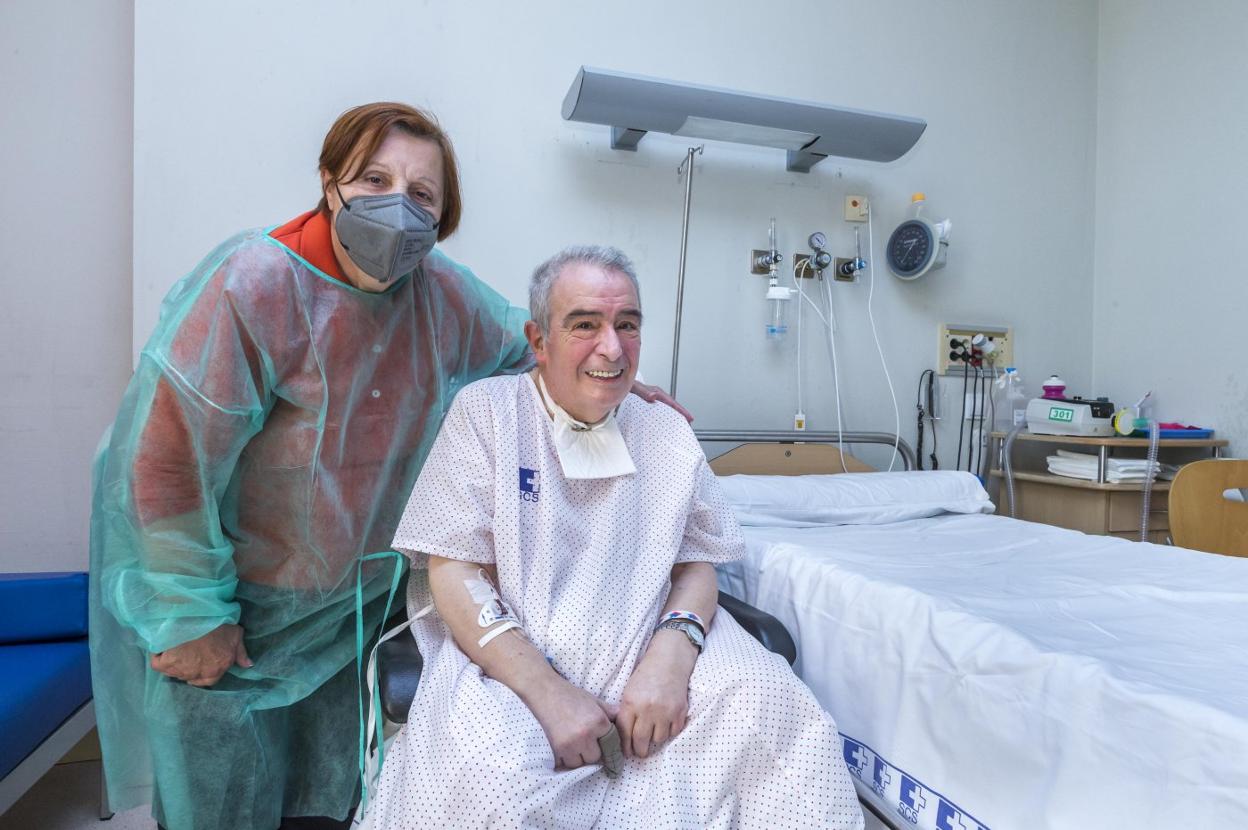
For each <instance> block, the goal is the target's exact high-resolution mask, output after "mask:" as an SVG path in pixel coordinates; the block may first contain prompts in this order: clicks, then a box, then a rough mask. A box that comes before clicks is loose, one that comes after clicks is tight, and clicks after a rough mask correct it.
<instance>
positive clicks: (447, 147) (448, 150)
mask: <svg viewBox="0 0 1248 830" xmlns="http://www.w3.org/2000/svg"><path fill="white" fill-rule="evenodd" d="M391 128H397V129H400V130H403V131H404V132H405V133H408V134H410V135H413V136H416V137H417V138H427V139H429V140H430V141H433V142H435V143H436V144H437V145H438V147H439V148H440V149H441V151H442V170H443V176H444V177H445V179H446V181H444V182H443V199H442V216H441V219H440V220H439V223H438V241H439V242H440V241H442V240H443V239H446V238H447V237H448V236H450V235H451V234H453V233H455V229H456V228H458V227H459V219H460V216H461V215H462V214H463V208H464V204H463V195H462V194H461V192H460V189H459V166H458V164H457V163H456V161H455V148H454V147H452V146H451V140H450V138H448V137H447V135H446V133H445V132H443V130H442V127H441V125H439V124H438V121H437V119H436V118H434V117H433V116H432V115H431V114H429V113H427V112H424V111H422V110H419V109H417V108H416V107H411V106H408V105H407V104H396V103H394V102H391V101H379V102H377V103H375V104H364V105H362V106H359V107H354V108H353V109H349V110H347V111H346V112H344V113H343V114H342V115H340V116H338V120H336V121H335V122H334V125H333V126H332V127H330V128H329V132H328V133H326V135H325V143H324V145H323V146H322V147H321V159H320V170H321V172H323V173H328V174H329V177H330V179H331V180H332V181H336V182H340V183H343V184H345V183H347V182H350V181H354V180H355V178H356V177H357V176H359V174H360V172H361V168H362V167H363V163H364V162H365V161H367V160H368V159H370V158H372V157H373V154H374V153H376V152H377V148H378V147H380V146H381V142H382V141H383V140H384V139H385V137H386V134H387V133H388V132H390V130H391ZM317 208H318V209H319V210H320V211H321V212H322V213H328V212H329V203H328V202H327V201H326V199H325V195H324V194H321V202H320V204H319V205H317Z"/></svg>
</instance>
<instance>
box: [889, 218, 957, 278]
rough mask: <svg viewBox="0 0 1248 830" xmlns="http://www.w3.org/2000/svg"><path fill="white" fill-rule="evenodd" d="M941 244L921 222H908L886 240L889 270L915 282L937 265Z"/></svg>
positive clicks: (933, 229) (932, 231) (915, 220)
mask: <svg viewBox="0 0 1248 830" xmlns="http://www.w3.org/2000/svg"><path fill="white" fill-rule="evenodd" d="M944 244H945V243H944V241H943V240H941V238H940V236H939V235H938V233H937V232H936V229H935V228H933V227H932V225H931V224H930V223H928V222H925V221H923V220H922V219H907V220H906V221H905V222H902V223H901V224H900V225H898V226H897V230H895V231H893V235H892V236H890V237H889V238H888V247H887V248H886V249H885V251H884V253H885V255H886V258H887V259H888V267H889V270H891V271H892V272H893V273H894V274H896V275H897V276H898V277H900V278H901V279H903V280H916V279H918V278H919V277H921V276H923V275H924V274H926V273H927V272H928V271H929V270H931V268H932V266H933V265H936V261H937V258H938V257H939V255H940V253H941V250H940V249H941V248H942V247H943V246H944Z"/></svg>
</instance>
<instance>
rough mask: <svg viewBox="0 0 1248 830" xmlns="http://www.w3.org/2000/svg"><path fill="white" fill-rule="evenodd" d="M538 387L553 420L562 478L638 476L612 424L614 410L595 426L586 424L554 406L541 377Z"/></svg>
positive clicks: (616, 424)
mask: <svg viewBox="0 0 1248 830" xmlns="http://www.w3.org/2000/svg"><path fill="white" fill-rule="evenodd" d="M537 387H538V390H539V392H540V394H541V396H542V400H543V401H544V402H545V404H546V408H547V409H548V410H550V412H551V416H552V418H553V420H554V423H553V425H552V426H553V429H552V433H553V437H554V441H555V453H556V455H558V456H559V466H561V467H562V468H563V474H564V476H565V477H567V478H614V477H615V476H623V475H628V474H629V473H635V472H637V467H636V466H635V465H634V464H633V457H632V456H631V455H629V453H628V445H627V444H625V443H624V436H623V435H621V434H620V425H619V424H618V423H617V422H616V420H615V410H611V411H610V412H608V413H607V417H605V418H603V419H602V420H601V421H599V422H598V423H596V424H586V423H584V422H582V421H578V420H576V419H575V418H573V417H572V416H571V415H569V414H568V413H567V412H566V411H564V409H563V407H561V406H559V404H557V403H555V401H554V399H553V398H552V397H551V396H550V392H548V391H547V390H546V381H545V380H543V379H542V376H541V375H540V374H539V375H538V376H537Z"/></svg>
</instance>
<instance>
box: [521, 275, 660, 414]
mask: <svg viewBox="0 0 1248 830" xmlns="http://www.w3.org/2000/svg"><path fill="white" fill-rule="evenodd" d="M525 334H526V335H527V336H528V338H529V345H530V346H531V347H532V348H533V354H534V355H535V356H536V357H537V366H538V371H539V372H541V375H542V378H543V379H544V380H545V381H546V389H547V391H549V392H550V396H551V397H552V398H554V400H555V403H557V404H559V406H561V407H563V408H564V409H565V410H566V411H567V412H568V414H569V415H571V416H572V417H573V418H576V419H577V420H578V421H584V422H586V423H591V424H592V423H595V422H597V421H601V420H602V419H603V418H605V417H606V416H607V413H609V412H610V411H611V410H613V409H615V407H617V406H619V405H620V402H621V401H623V400H624V398H625V397H626V396H627V395H628V391H629V390H630V389H631V388H632V386H633V379H634V378H635V377H636V376H637V361H638V359H639V357H640V355H641V304H640V303H639V302H638V300H637V292H636V291H634V290H633V283H632V280H630V279H629V278H628V277H627V276H625V275H624V274H621V273H620V272H618V271H608V270H604V269H603V268H601V267H599V266H597V265H588V264H586V263H581V262H574V263H571V264H570V265H567V266H565V267H564V268H563V270H562V271H561V272H560V273H559V276H557V277H556V278H555V284H554V286H552V288H551V292H550V331H549V332H548V333H547V334H544V335H543V334H542V332H541V328H540V327H539V326H538V324H537V323H535V322H533V321H531V320H530V321H529V322H528V323H527V324H526V325H525Z"/></svg>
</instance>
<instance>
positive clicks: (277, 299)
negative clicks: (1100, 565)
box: [91, 230, 532, 830]
mask: <svg viewBox="0 0 1248 830" xmlns="http://www.w3.org/2000/svg"><path fill="white" fill-rule="evenodd" d="M527 318H528V314H527V313H526V312H524V311H523V310H521V309H518V308H513V307H510V305H509V304H508V303H507V302H506V301H505V300H504V299H503V298H502V297H501V296H500V295H499V294H497V293H495V292H494V291H493V290H491V289H490V288H489V287H487V286H486V285H485V284H483V283H482V282H481V281H479V280H478V279H477V278H476V277H475V276H473V274H472V273H471V272H469V271H468V270H467V269H465V268H463V267H462V266H459V265H457V264H456V263H454V262H452V261H451V260H450V259H448V258H447V257H446V256H444V255H442V254H441V253H440V252H438V251H437V250H435V251H434V252H432V253H431V254H430V255H429V256H428V257H427V258H426V259H425V261H424V262H423V263H422V265H421V266H420V267H419V268H418V269H417V270H416V272H415V273H414V274H412V275H410V276H409V277H405V278H403V279H402V280H400V281H398V282H397V283H396V284H394V285H392V286H390V287H389V289H388V290H386V291H385V292H383V293H379V294H372V293H368V292H364V291H360V290H357V289H355V288H353V287H352V286H350V285H348V284H346V283H343V282H341V281H339V280H335V279H333V278H332V277H330V276H328V275H327V274H325V273H323V272H321V271H320V270H318V269H317V268H316V267H314V266H313V265H312V264H311V263H309V262H308V261H306V260H305V259H303V258H302V257H301V256H299V255H298V254H297V253H295V252H294V251H293V250H291V249H290V248H287V247H286V246H284V245H283V244H281V243H280V242H278V241H277V240H275V239H273V238H272V237H271V236H269V235H268V234H266V233H265V232H263V231H259V230H257V231H250V232H245V233H242V234H240V235H238V236H236V237H234V238H233V239H231V240H229V241H228V242H226V243H225V244H223V245H222V246H220V247H219V248H217V249H216V250H215V251H213V252H212V253H211V254H210V255H209V256H208V257H207V259H205V260H204V261H203V262H202V263H201V264H200V265H199V266H198V267H197V268H196V269H195V270H194V271H193V272H192V273H191V274H189V275H188V276H187V277H185V278H184V279H182V280H181V281H180V282H179V283H178V284H177V285H175V286H174V288H173V289H172V290H171V291H170V292H169V295H168V297H167V298H166V299H165V301H164V305H163V307H162V309H161V316H160V322H159V324H158V325H157V327H156V331H155V333H154V334H153V335H152V337H151V340H150V341H148V343H147V346H146V347H145V348H144V349H143V352H142V354H141V356H140V359H139V364H138V367H137V369H136V370H135V373H134V377H133V379H132V380H131V382H130V385H129V387H128V388H127V390H126V393H125V397H124V399H123V402H122V405H121V409H120V412H119V414H118V416H117V420H116V421H115V422H114V423H113V426H112V429H111V431H110V434H109V435H108V436H107V437H106V439H105V442H104V444H103V446H102V448H101V451H100V454H99V456H98V457H97V459H96V463H95V468H94V476H93V477H94V500H93V512H92V518H91V658H92V676H93V680H94V689H95V701H96V713H97V719H98V722H99V731H100V739H101V742H102V745H103V750H104V759H105V769H106V772H107V777H108V792H109V799H110V802H111V804H112V806H113V808H114V809H125V808H128V807H132V806H136V805H138V804H143V803H147V802H148V801H149V800H150V801H151V803H153V805H154V812H155V816H156V818H157V820H159V821H160V822H161V823H162V824H164V825H165V826H166V827H168V828H170V830H201V828H202V830H209V829H210V828H211V830H219V829H220V828H230V830H274V828H276V827H277V825H278V823H279V822H280V820H281V817H282V816H284V815H286V816H294V815H327V816H333V817H338V818H343V817H345V816H346V815H347V813H348V812H349V810H350V809H351V806H352V803H353V801H354V800H355V799H356V798H358V792H357V783H358V780H357V779H358V773H357V762H358V751H357V742H358V739H359V727H358V715H357V711H358V709H357V700H358V694H359V679H358V674H357V672H356V669H355V659H356V634H355V632H356V628H355V625H356V607H357V601H356V582H357V566H358V564H359V562H360V560H361V558H362V557H363V556H365V555H367V554H370V553H376V552H382V551H386V550H388V549H389V547H390V542H391V539H392V538H393V534H394V530H395V527H396V525H397V523H398V519H399V517H400V515H401V513H402V511H403V508H404V506H405V504H406V501H407V498H408V495H409V493H410V492H411V489H412V485H413V483H414V481H415V478H416V475H417V473H418V472H419V470H420V467H421V464H422V463H423V461H424V458H425V455H426V453H427V452H428V449H429V446H430V444H431V443H432V441H433V439H434V436H435V434H436V433H437V430H438V427H439V425H440V424H441V422H442V417H443V415H444V413H445V412H446V410H447V408H448V407H449V406H450V403H451V399H452V398H453V397H454V395H455V392H456V391H457V390H458V389H459V388H460V387H462V386H464V385H465V384H468V383H471V382H472V381H474V380H477V379H479V378H482V377H486V376H489V375H492V374H496V373H500V372H515V371H521V370H523V369H525V368H527V367H528V366H529V365H530V364H531V361H532V357H531V355H530V353H529V351H528V349H527V345H526V343H525V341H524V338H523V332H522V327H523V323H524V321H525V320H526V319H527ZM394 567H395V565H394V563H393V562H391V561H388V560H377V561H367V562H365V563H364V566H363V570H362V577H361V580H360V581H361V582H362V585H363V617H364V620H363V621H364V626H365V631H367V632H373V631H375V630H376V629H377V627H378V626H379V624H380V622H381V616H382V613H383V611H382V607H383V606H384V604H385V601H386V596H385V595H386V593H387V591H388V589H389V587H390V584H391V578H392V571H393V568H394ZM224 623H237V624H239V625H241V626H242V627H243V629H244V643H245V646H246V649H247V651H248V653H249V656H250V657H251V659H252V660H253V661H254V666H253V667H251V668H242V667H240V666H235V667H233V668H232V669H230V671H229V673H228V674H227V675H226V676H225V677H223V678H222V679H221V681H220V682H218V683H217V684H216V685H215V686H213V687H211V688H207V689H202V688H197V687H193V686H190V685H187V684H185V683H182V682H179V681H177V680H173V679H171V678H169V677H166V676H164V675H162V674H159V673H157V672H155V671H153V670H152V669H151V668H150V664H149V661H150V658H151V655H152V654H154V653H158V652H161V651H164V650H166V649H168V648H171V647H173V646H176V645H178V644H181V643H185V642H187V641H189V640H192V639H195V638H197V637H200V636H202V635H204V634H207V633H208V632H210V631H212V630H214V629H215V628H217V627H218V626H220V625H222V624H224ZM153 787H154V790H153Z"/></svg>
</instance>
